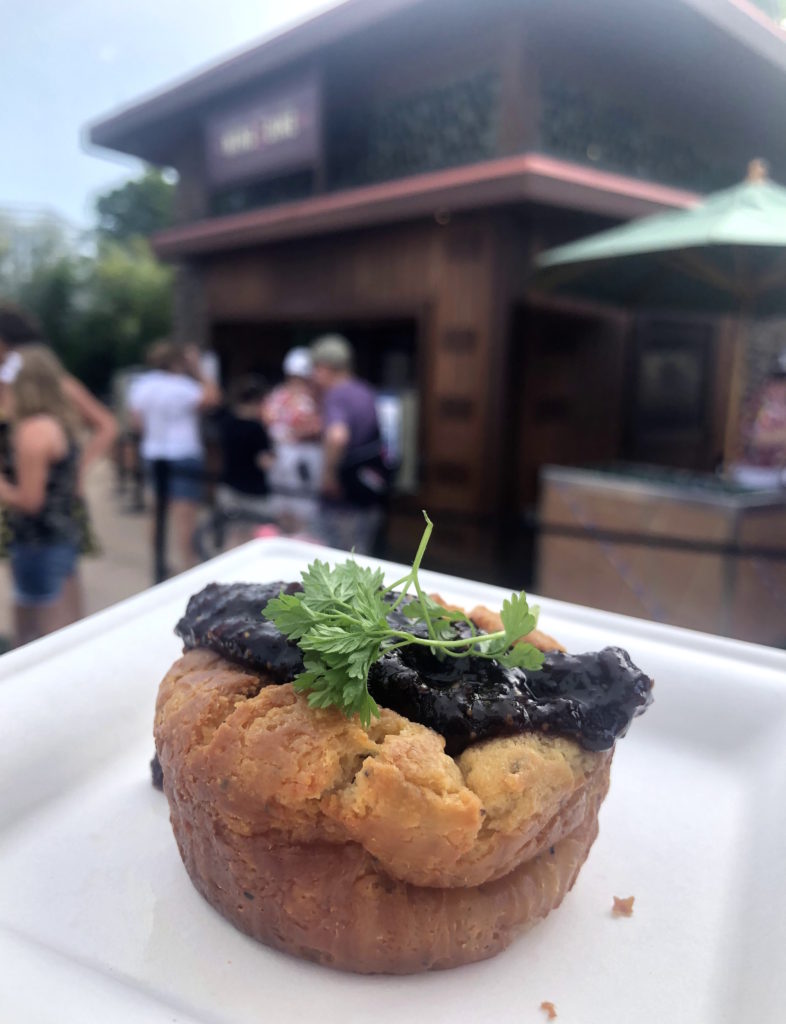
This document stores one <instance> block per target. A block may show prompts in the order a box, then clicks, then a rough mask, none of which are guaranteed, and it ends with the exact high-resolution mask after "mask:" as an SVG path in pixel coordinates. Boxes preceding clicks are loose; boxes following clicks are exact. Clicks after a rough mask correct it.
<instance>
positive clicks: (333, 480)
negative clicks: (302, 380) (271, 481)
mask: <svg viewBox="0 0 786 1024" xmlns="http://www.w3.org/2000/svg"><path fill="white" fill-rule="evenodd" d="M353 356H354V353H353V351H352V346H351V345H350V344H349V342H348V341H347V339H346V338H344V337H342V336H341V335H340V334H327V335H324V336H323V337H321V338H318V339H317V340H316V341H315V342H314V343H313V345H312V346H311V360H312V363H313V367H314V369H313V376H314V382H315V383H316V385H317V387H318V388H319V390H320V393H321V395H322V422H323V434H322V452H323V466H322V486H321V495H322V515H321V527H322V533H323V537H324V539H325V541H326V542H327V543H328V544H330V545H332V546H333V547H337V548H342V549H344V550H350V549H353V548H354V550H355V551H357V552H359V553H367V552H369V551H371V550H372V548H373V546H374V542H375V540H376V538H377V534H378V533H379V528H380V524H381V521H382V508H383V505H384V502H385V499H386V497H387V493H388V474H387V469H386V465H385V460H384V457H383V451H382V441H381V436H380V431H379V422H378V420H377V410H376V395H375V393H374V390H373V388H372V387H371V386H370V385H369V384H367V383H366V382H365V381H362V380H359V379H358V378H357V377H355V375H354V373H353V361H354V359H353Z"/></svg>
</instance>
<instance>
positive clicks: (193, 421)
mask: <svg viewBox="0 0 786 1024" xmlns="http://www.w3.org/2000/svg"><path fill="white" fill-rule="evenodd" d="M148 365H149V366H150V370H149V371H148V372H147V373H145V374H144V375H143V376H142V377H140V378H139V379H138V380H136V381H134V383H133V384H132V386H131V388H130V390H129V395H128V405H129V409H130V410H131V413H132V415H133V417H134V418H135V421H136V423H137V426H138V428H139V430H140V431H141V434H142V444H141V451H142V457H143V458H144V460H145V462H146V464H147V467H148V472H149V475H150V478H151V480H152V483H153V490H154V494H155V517H154V521H153V555H154V574H155V581H156V582H157V583H159V582H160V581H161V580H163V579H166V578H167V576H168V575H169V572H168V568H167V565H166V528H167V519H168V512H169V510H170V509H171V512H172V522H173V526H174V533H175V538H176V543H177V546H178V549H179V554H180V561H181V569H188V568H191V566H193V565H196V563H197V560H198V559H197V555H196V552H195V550H194V545H193V537H194V530H195V528H196V521H197V513H198V511H199V504H200V501H201V500H202V495H203V488H204V475H205V471H204V452H203V446H202V436H201V430H200V416H201V414H202V413H203V412H206V411H207V410H209V409H213V408H215V406H217V405H218V404H219V402H220V400H221V393H220V391H219V389H218V386H217V385H216V384H215V383H214V382H213V381H211V380H209V379H207V378H206V377H204V376H203V374H202V368H201V364H200V359H199V351H198V350H197V349H196V348H185V349H184V348H180V347H178V346H177V345H175V344H174V342H171V341H160V342H158V343H156V344H155V345H153V346H152V348H151V349H150V351H149V353H148Z"/></svg>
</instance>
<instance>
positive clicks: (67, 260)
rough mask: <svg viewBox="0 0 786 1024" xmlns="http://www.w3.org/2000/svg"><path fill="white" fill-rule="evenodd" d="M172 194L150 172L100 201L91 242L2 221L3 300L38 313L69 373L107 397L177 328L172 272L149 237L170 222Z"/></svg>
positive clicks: (45, 222) (57, 226)
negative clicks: (123, 372) (119, 377)
mask: <svg viewBox="0 0 786 1024" xmlns="http://www.w3.org/2000/svg"><path fill="white" fill-rule="evenodd" d="M171 192H172V186H171V185H170V184H168V183H167V182H166V181H164V179H163V178H162V176H161V174H160V172H158V171H153V170H150V171H147V172H146V173H145V175H144V176H143V177H142V178H141V179H139V181H136V182H128V183H127V184H126V185H124V186H123V187H122V188H120V189H116V190H114V191H113V192H110V193H108V194H107V195H106V196H103V197H100V198H99V199H98V200H97V203H96V211H97V215H98V217H99V227H98V228H97V231H96V236H97V237H96V238H94V239H93V244H92V245H91V244H89V239H84V238H80V237H79V236H78V235H76V233H74V232H71V233H70V234H69V232H68V231H67V230H66V228H65V227H64V226H63V225H62V224H61V223H60V222H59V221H58V220H57V218H51V217H42V218H40V219H37V220H33V221H29V220H28V221H22V220H21V219H18V220H15V219H14V218H13V216H12V215H10V214H7V215H4V216H3V215H0V297H2V298H7V299H12V300H14V301H16V302H18V303H19V304H20V305H22V306H23V307H25V308H26V309H29V310H30V312H32V313H34V314H35V315H36V316H37V317H38V319H39V320H40V322H41V324H42V325H43V328H44V333H45V336H46V338H47V339H48V340H49V342H50V343H51V345H52V347H53V348H54V349H55V351H56V352H57V353H58V354H59V356H60V358H61V359H62V360H63V362H64V364H65V365H66V367H67V368H68V369H69V370H70V371H71V373H73V374H74V375H75V376H77V377H79V379H80V380H82V381H83V382H84V383H85V384H86V385H87V386H88V387H89V388H90V389H91V390H92V391H94V392H96V393H98V394H102V395H106V394H107V393H108V391H109V388H110V385H111V380H112V376H113V374H114V373H115V372H116V371H117V370H119V369H121V368H123V367H126V366H129V365H133V364H138V363H140V362H141V360H142V358H143V353H144V350H145V349H146V348H147V346H148V345H149V344H150V343H151V342H152V341H155V340H156V339H157V338H161V337H163V336H165V335H166V334H168V333H169V332H170V330H171V326H172V276H173V275H172V270H171V268H169V267H167V266H165V265H163V264H161V263H159V262H158V260H157V259H156V257H155V255H154V254H153V251H152V249H151V248H150V244H149V242H148V241H147V239H146V238H144V237H143V234H145V233H147V232H149V231H150V230H157V229H158V228H159V227H163V226H165V224H166V223H169V218H170V217H171V203H172V196H171ZM101 211H103V213H102V212H101Z"/></svg>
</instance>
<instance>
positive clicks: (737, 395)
mask: <svg viewBox="0 0 786 1024" xmlns="http://www.w3.org/2000/svg"><path fill="white" fill-rule="evenodd" d="M748 310H749V306H748V304H747V303H745V304H744V305H743V306H741V307H740V311H739V313H738V314H737V317H736V320H735V322H734V339H733V343H732V356H731V379H730V380H729V400H728V404H727V406H726V428H725V431H724V435H723V471H724V472H727V471H728V469H729V467H730V466H731V464H732V463H733V462H734V461H735V459H736V458H737V457H738V455H739V440H740V439H739V436H738V431H739V424H740V405H741V403H742V397H743V393H744V391H745V377H746V373H745V337H746V335H747V334H748V328H749V325H750V317H749V315H748Z"/></svg>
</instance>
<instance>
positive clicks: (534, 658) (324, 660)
mask: <svg viewBox="0 0 786 1024" xmlns="http://www.w3.org/2000/svg"><path fill="white" fill-rule="evenodd" d="M423 515H424V517H425V520H426V528H425V530H424V531H423V537H422V538H421V541H420V544H419V546H418V550H417V554H416V555H415V560H414V562H413V565H412V569H411V570H410V572H409V573H408V574H407V575H406V576H405V577H404V578H403V579H401V580H398V581H397V582H396V583H395V584H393V586H392V587H388V588H386V589H385V587H384V576H383V573H382V570H381V569H367V568H365V567H363V566H361V565H358V563H357V562H355V560H354V559H352V558H350V559H348V560H347V561H346V562H343V563H341V564H339V565H336V566H334V567H333V568H331V567H330V565H329V564H328V563H327V562H320V561H319V560H316V561H314V562H312V563H311V565H309V566H308V568H307V569H306V570H305V572H304V573H303V575H302V580H303V591H302V593H299V594H281V595H280V596H279V597H277V598H274V599H273V600H271V601H269V602H268V603H267V605H266V606H265V608H264V610H263V613H262V614H263V615H264V616H265V617H266V618H268V619H270V620H271V621H272V622H274V623H275V624H276V626H277V627H278V628H279V629H280V630H281V632H282V633H284V635H285V636H287V637H288V638H289V639H290V640H295V641H297V642H298V644H299V646H300V648H301V650H302V651H303V663H304V671H303V672H301V673H300V674H299V675H298V676H297V677H296V679H295V680H294V683H293V685H294V688H295V689H296V690H298V691H299V692H302V693H307V694H308V702H309V705H310V706H311V707H314V708H329V707H337V708H339V709H340V710H341V711H343V712H344V714H345V715H347V716H348V717H351V716H352V715H358V717H359V718H360V721H361V723H362V724H363V725H364V726H367V725H368V724H369V722H370V721H371V718H372V716H376V717H379V708H378V707H377V705H376V703H375V701H374V699H373V698H372V697H371V695H370V694H369V692H368V685H367V684H368V674H369V671H370V669H371V666H372V665H373V664H374V662H375V661H376V660H377V659H378V658H379V657H380V656H381V654H382V653H384V651H385V650H386V649H388V648H398V647H406V646H411V645H413V644H417V645H420V646H425V647H428V648H430V649H431V650H432V651H433V652H434V653H435V654H436V655H437V656H438V657H443V658H446V657H454V658H455V657H465V656H467V655H472V656H473V657H480V658H494V659H496V660H497V661H499V663H500V664H501V665H504V666H506V667H508V668H524V669H530V670H532V669H537V668H540V666H541V664H542V663H543V655H542V654H541V652H540V651H539V650H537V649H536V648H535V647H533V646H532V645H531V644H529V643H522V642H520V641H521V638H522V637H524V636H526V635H527V634H528V633H529V632H530V631H531V630H532V629H534V628H535V625H536V623H537V617H538V609H537V608H529V606H528V605H527V598H526V595H525V594H523V593H521V594H511V596H510V598H508V599H507V600H505V602H504V603H503V605H502V611H501V613H500V615H501V619H502V626H503V628H502V629H501V630H499V631H497V632H495V633H479V632H478V631H477V629H476V627H475V625H474V624H473V623H472V622H470V620H469V618H468V617H467V616H466V615H465V614H464V612H457V611H448V609H446V608H443V607H442V606H441V605H439V604H437V603H436V601H434V600H432V598H430V597H428V595H427V594H425V593H424V592H423V590H422V588H421V585H420V580H419V578H418V570H419V568H420V563H421V561H422V559H423V556H424V554H425V551H426V546H427V545H428V540H429V537H430V536H431V531H432V529H433V524H432V522H431V520H430V519H429V517H428V516H427V515H426V513H425V512H424V513H423ZM399 587H401V588H402V590H401V592H400V593H396V590H397V588H399ZM410 588H412V589H413V590H414V592H415V593H414V595H413V596H412V597H410V596H409V590H410ZM386 597H387V600H386ZM396 609H397V610H399V611H400V612H401V613H402V614H403V616H404V617H405V618H406V619H409V620H410V621H411V622H412V623H413V624H414V623H419V624H420V628H419V629H418V630H417V634H418V635H416V634H415V632H414V631H409V630H403V629H400V628H398V627H397V626H394V625H391V623H390V622H389V621H388V618H387V616H388V615H389V614H390V613H391V612H392V611H393V610H396ZM393 621H394V622H395V620H393ZM456 623H464V624H467V626H468V629H467V630H466V631H465V632H467V633H468V634H469V635H468V636H466V637H464V636H461V635H457V634H456V631H455V625H456Z"/></svg>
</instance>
